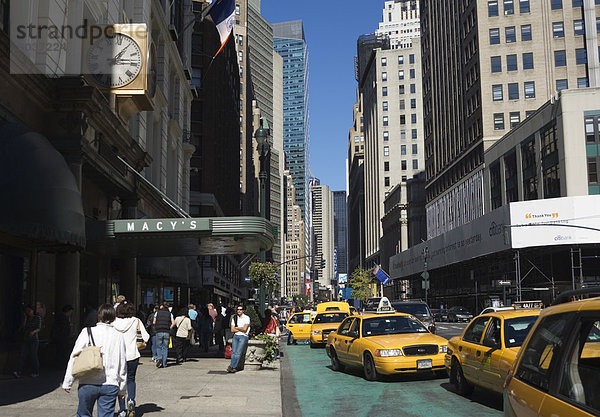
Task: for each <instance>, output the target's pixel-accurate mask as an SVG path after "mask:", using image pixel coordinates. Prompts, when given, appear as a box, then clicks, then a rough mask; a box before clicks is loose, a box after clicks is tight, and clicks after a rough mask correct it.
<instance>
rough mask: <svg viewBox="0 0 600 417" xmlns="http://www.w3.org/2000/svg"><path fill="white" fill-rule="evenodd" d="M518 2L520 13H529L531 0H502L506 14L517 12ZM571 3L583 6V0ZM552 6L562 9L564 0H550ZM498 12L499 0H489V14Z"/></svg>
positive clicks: (553, 8)
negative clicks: (516, 4) (516, 5)
mask: <svg viewBox="0 0 600 417" xmlns="http://www.w3.org/2000/svg"><path fill="white" fill-rule="evenodd" d="M566 1H568V0H566ZM517 2H518V3H519V12H520V13H529V12H530V11H531V7H530V4H529V0H502V3H503V6H504V15H513V14H515V3H517ZM595 3H596V4H600V0H595ZM571 5H572V6H573V7H583V0H571ZM550 8H551V9H552V10H559V9H562V8H563V0H550ZM498 14H499V10H498V0H492V1H488V16H489V17H495V16H498Z"/></svg>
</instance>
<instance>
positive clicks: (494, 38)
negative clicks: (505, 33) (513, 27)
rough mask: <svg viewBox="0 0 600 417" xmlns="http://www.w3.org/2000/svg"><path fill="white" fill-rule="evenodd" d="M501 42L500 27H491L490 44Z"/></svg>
mask: <svg viewBox="0 0 600 417" xmlns="http://www.w3.org/2000/svg"><path fill="white" fill-rule="evenodd" d="M499 43H500V29H498V28H493V29H490V45H498V44H499Z"/></svg>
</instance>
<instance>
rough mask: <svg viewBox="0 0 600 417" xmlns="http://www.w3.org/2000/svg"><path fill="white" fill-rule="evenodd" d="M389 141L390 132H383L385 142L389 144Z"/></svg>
mask: <svg viewBox="0 0 600 417" xmlns="http://www.w3.org/2000/svg"><path fill="white" fill-rule="evenodd" d="M388 140H390V132H388V131H387V130H386V131H384V132H383V141H384V142H387V141H388Z"/></svg>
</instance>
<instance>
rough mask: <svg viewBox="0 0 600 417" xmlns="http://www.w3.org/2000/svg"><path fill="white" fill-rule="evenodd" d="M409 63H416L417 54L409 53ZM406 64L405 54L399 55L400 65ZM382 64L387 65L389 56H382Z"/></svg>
mask: <svg viewBox="0 0 600 417" xmlns="http://www.w3.org/2000/svg"><path fill="white" fill-rule="evenodd" d="M408 63H409V64H414V63H415V54H410V55H408ZM402 64H404V55H398V65H402ZM381 66H382V67H385V66H387V57H385V56H384V57H381Z"/></svg>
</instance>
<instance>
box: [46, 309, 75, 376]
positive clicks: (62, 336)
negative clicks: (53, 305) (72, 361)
mask: <svg viewBox="0 0 600 417" xmlns="http://www.w3.org/2000/svg"><path fill="white" fill-rule="evenodd" d="M72 314H73V306H71V305H70V304H66V305H64V306H63V308H62V309H61V312H60V313H58V314H57V315H56V318H55V319H54V324H53V325H52V330H51V331H50V339H51V340H52V344H54V347H55V348H56V355H55V358H54V360H55V362H56V365H57V366H58V367H59V368H61V369H62V368H64V366H65V365H66V364H67V361H68V360H69V358H68V355H69V351H70V350H71V349H72V346H71V332H72V329H73V324H72V323H71V315H72Z"/></svg>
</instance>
